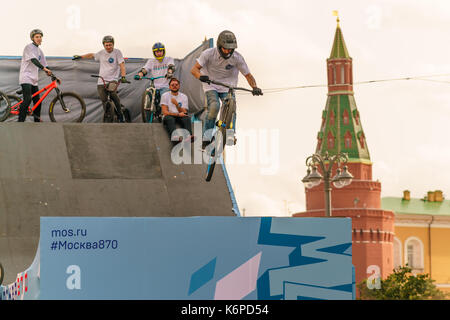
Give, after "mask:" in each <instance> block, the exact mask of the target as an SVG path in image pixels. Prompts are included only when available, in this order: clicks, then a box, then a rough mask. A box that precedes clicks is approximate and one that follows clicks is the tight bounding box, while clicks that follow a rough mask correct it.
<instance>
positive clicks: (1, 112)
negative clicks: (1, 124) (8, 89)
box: [0, 91, 11, 121]
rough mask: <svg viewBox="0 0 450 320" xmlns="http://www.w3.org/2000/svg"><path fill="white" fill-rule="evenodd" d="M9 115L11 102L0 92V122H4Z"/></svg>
mask: <svg viewBox="0 0 450 320" xmlns="http://www.w3.org/2000/svg"><path fill="white" fill-rule="evenodd" d="M10 113H11V102H10V101H9V98H8V96H7V95H6V94H4V93H3V92H1V91H0V121H5V120H6V119H7V118H8V117H9V114H10Z"/></svg>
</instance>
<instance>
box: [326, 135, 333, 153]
mask: <svg viewBox="0 0 450 320" xmlns="http://www.w3.org/2000/svg"><path fill="white" fill-rule="evenodd" d="M327 142H328V149H333V148H334V136H333V134H332V133H331V131H330V132H328V137H327Z"/></svg>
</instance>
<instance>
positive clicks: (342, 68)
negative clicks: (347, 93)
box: [341, 66, 345, 83]
mask: <svg viewBox="0 0 450 320" xmlns="http://www.w3.org/2000/svg"><path fill="white" fill-rule="evenodd" d="M341 83H345V70H344V66H341Z"/></svg>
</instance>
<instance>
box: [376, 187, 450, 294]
mask: <svg viewBox="0 0 450 320" xmlns="http://www.w3.org/2000/svg"><path fill="white" fill-rule="evenodd" d="M382 208H383V209H385V210H391V211H393V212H394V213H395V236H394V242H393V250H394V252H393V253H394V256H393V257H394V267H395V268H396V267H399V266H404V265H406V264H407V265H408V266H409V267H411V268H412V270H413V273H428V274H429V275H430V277H431V278H432V279H433V280H435V284H436V286H437V287H438V288H439V289H440V290H442V291H444V292H447V293H450V245H449V244H450V201H449V200H445V199H444V197H443V194H442V191H440V190H437V191H429V192H428V194H427V195H426V196H425V197H423V198H421V199H418V198H411V196H410V192H409V191H407V190H406V191H404V192H403V197H383V198H382Z"/></svg>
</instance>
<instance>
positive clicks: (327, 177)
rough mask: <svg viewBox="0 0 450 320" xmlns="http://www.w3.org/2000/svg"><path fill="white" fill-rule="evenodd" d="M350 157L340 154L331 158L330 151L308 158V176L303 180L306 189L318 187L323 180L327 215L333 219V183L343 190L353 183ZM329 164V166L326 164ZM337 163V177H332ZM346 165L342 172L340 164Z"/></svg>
mask: <svg viewBox="0 0 450 320" xmlns="http://www.w3.org/2000/svg"><path fill="white" fill-rule="evenodd" d="M347 161H348V156H347V154H346V153H341V152H339V153H338V154H335V155H332V156H330V155H329V154H328V151H327V152H325V154H324V155H321V154H318V153H315V154H313V155H312V156H309V157H308V158H306V166H307V167H308V170H307V173H306V176H305V177H304V178H303V179H302V182H303V183H304V184H305V187H306V188H308V189H311V188H313V187H315V186H318V185H319V184H320V183H321V182H322V180H323V182H324V189H325V215H326V216H327V217H331V183H333V185H334V186H335V187H336V188H343V187H345V186H348V185H349V184H350V183H352V179H353V176H352V174H351V173H350V172H348V168H347V165H346V163H347ZM327 163H328V166H326V164H327ZM335 163H337V165H338V168H337V170H336V175H335V176H334V177H331V172H332V170H333V166H334V164H335ZM341 163H343V164H344V169H343V170H341V168H340V164H341ZM318 166H320V169H321V170H322V172H323V174H324V175H323V176H322V175H321V174H320V172H318V171H317V169H318Z"/></svg>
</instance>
